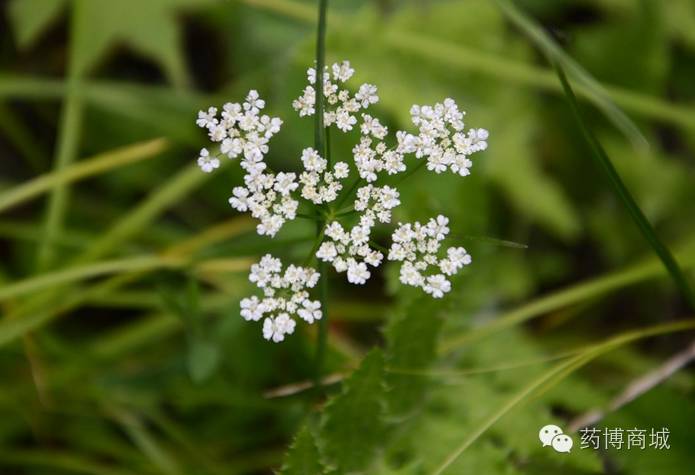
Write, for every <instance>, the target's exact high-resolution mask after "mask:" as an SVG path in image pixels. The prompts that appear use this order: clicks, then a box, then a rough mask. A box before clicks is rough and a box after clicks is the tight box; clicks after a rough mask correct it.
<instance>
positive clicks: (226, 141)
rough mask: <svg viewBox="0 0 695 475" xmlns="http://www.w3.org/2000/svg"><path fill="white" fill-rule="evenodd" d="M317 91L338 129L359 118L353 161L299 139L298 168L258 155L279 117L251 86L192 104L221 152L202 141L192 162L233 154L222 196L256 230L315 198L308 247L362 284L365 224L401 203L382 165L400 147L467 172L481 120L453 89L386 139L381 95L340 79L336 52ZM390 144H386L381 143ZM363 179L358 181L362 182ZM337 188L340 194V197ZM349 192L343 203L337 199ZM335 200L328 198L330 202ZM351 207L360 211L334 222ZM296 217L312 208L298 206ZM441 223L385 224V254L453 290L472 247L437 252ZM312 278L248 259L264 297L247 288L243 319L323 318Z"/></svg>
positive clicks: (439, 290)
mask: <svg viewBox="0 0 695 475" xmlns="http://www.w3.org/2000/svg"><path fill="white" fill-rule="evenodd" d="M324 71H325V73H324V74H323V93H324V96H325V99H326V101H325V102H326V104H325V106H326V107H325V110H324V122H325V126H326V127H329V126H335V127H337V128H338V129H340V130H341V131H343V132H348V131H350V130H353V129H354V128H355V127H358V128H359V131H360V140H359V142H358V143H357V144H356V145H355V146H354V147H353V149H352V156H353V160H351V162H352V163H347V162H337V163H334V164H329V161H328V160H327V159H326V158H325V157H322V156H321V154H320V153H319V151H317V150H315V149H313V148H305V149H304V150H303V151H302V155H301V162H302V165H303V170H302V171H301V172H299V173H288V172H277V173H276V172H273V171H271V170H269V169H268V167H267V165H266V163H265V161H264V158H265V155H266V154H267V153H268V143H269V141H270V139H271V138H272V137H273V135H275V134H276V133H277V132H278V131H279V130H280V127H281V125H282V121H281V120H280V119H279V118H275V117H270V116H268V115H265V114H262V113H261V111H262V110H263V108H264V107H265V101H263V100H262V99H261V98H260V97H259V95H258V93H257V92H256V91H254V90H252V91H250V92H249V93H248V95H247V96H246V99H245V101H244V102H243V103H241V104H232V103H228V104H225V105H224V106H223V108H222V112H221V114H220V115H219V116H218V111H217V108H215V107H211V108H209V109H208V110H207V111H201V112H199V113H198V119H197V121H196V123H197V125H198V126H200V127H203V128H205V129H207V131H208V134H209V137H210V139H211V141H212V142H213V143H216V144H218V146H219V153H218V154H213V153H211V152H210V151H208V150H207V149H202V150H201V152H200V154H199V157H198V165H199V166H200V167H201V169H202V170H203V171H204V172H211V171H213V170H215V169H216V168H219V166H220V158H221V157H222V156H226V157H228V158H230V159H232V158H237V157H241V161H240V165H241V167H242V168H243V169H244V171H245V176H244V186H236V187H234V188H233V190H232V196H231V197H230V198H229V203H230V205H231V206H232V207H233V208H234V209H236V210H238V211H240V212H247V211H248V212H250V213H251V215H252V216H253V217H254V218H256V219H258V220H259V224H258V225H257V229H256V230H257V232H258V234H261V235H268V236H270V237H274V236H275V235H276V234H277V233H278V231H280V229H281V228H282V226H283V225H284V224H285V223H286V222H287V221H290V220H293V219H295V218H296V217H297V216H298V215H301V214H300V213H298V206H299V199H300V196H301V199H303V200H304V201H305V203H309V204H310V205H311V206H312V207H320V208H321V212H320V213H317V214H316V215H315V216H316V217H317V219H323V218H320V216H323V217H326V216H332V218H328V219H330V221H331V222H329V223H326V225H325V226H324V228H323V238H322V240H323V242H320V243H319V242H317V243H316V246H317V251H316V253H315V257H316V258H318V259H319V260H321V261H324V262H329V263H331V265H332V266H333V268H334V269H335V270H336V271H337V272H339V273H346V276H347V280H348V282H350V283H352V284H357V285H362V284H365V283H366V282H367V280H368V279H369V278H370V277H371V275H372V272H373V269H374V268H377V267H379V266H380V265H381V264H382V262H383V261H384V257H385V256H384V255H383V254H382V253H381V252H379V251H378V250H376V249H374V248H373V246H375V247H377V248H380V246H378V245H377V244H373V243H372V241H371V236H372V231H373V229H374V227H375V226H376V225H377V224H388V223H391V220H392V213H393V210H394V208H396V207H397V206H399V205H400V203H401V202H400V193H399V191H398V190H397V189H396V188H394V187H391V186H386V185H383V184H379V183H377V180H379V179H380V176H381V175H383V174H388V175H395V174H397V173H402V172H405V171H406V168H407V167H406V157H407V156H408V155H411V154H414V155H415V157H416V158H417V159H425V160H426V165H427V169H428V170H430V171H434V172H436V173H442V172H444V171H447V170H449V171H452V172H454V173H457V174H459V175H461V176H465V175H468V174H469V173H470V170H469V169H470V167H471V165H472V162H471V160H470V158H469V157H470V156H471V155H472V154H473V153H476V152H478V151H481V150H485V149H486V148H487V138H488V132H487V131H486V130H485V129H468V130H466V129H465V126H464V122H463V116H464V112H463V111H460V110H459V108H458V106H457V105H456V103H455V102H454V100H453V99H445V100H444V101H443V102H442V103H437V104H435V105H434V106H417V105H414V106H413V107H412V108H411V110H410V114H411V118H412V122H413V124H414V125H415V126H416V127H417V134H413V133H409V132H406V131H397V132H396V133H395V137H394V138H391V139H389V137H388V136H389V130H388V128H387V127H386V126H384V125H383V124H382V123H381V122H380V121H379V120H378V119H377V118H375V117H373V116H372V115H369V114H367V113H366V111H365V110H366V109H368V108H369V107H370V106H371V105H372V104H375V103H377V102H378V101H379V96H378V95H377V89H376V87H375V86H373V85H371V84H362V85H361V86H359V87H358V88H357V92H356V93H354V94H352V93H351V92H350V91H351V90H354V89H348V88H346V87H345V83H346V82H347V81H348V80H350V79H351V78H352V76H353V75H354V73H355V71H354V69H353V68H352V67H351V66H350V63H349V62H347V61H343V62H342V63H335V64H333V65H331V67H330V68H329V67H326V68H325V70H324ZM316 76H317V74H316V71H315V70H314V69H309V70H308V71H307V77H308V80H309V85H308V86H307V87H306V88H305V89H304V92H303V94H302V95H301V96H300V97H299V98H297V99H296V100H295V101H294V102H293V103H292V106H293V107H294V109H295V110H297V111H298V112H299V115H300V116H311V115H314V114H315V113H316V96H317V94H316V92H317V90H316V85H317V80H316ZM389 144H391V145H389ZM351 170H354V171H356V172H357V174H358V175H359V180H358V179H357V178H355V184H354V186H353V187H347V188H348V189H347V190H346V187H344V182H345V180H346V179H347V178H348V177H349V175H350V171H351ZM365 182H366V183H365ZM339 196H340V199H339ZM347 199H354V202H353V203H354V204H353V206H352V207H351V208H350V209H349V210H348V211H344V210H340V209H338V208H339V207H340V204H342V203H344V202H346V201H345V200H347ZM335 202H339V204H338V205H337V206H336V205H335V204H333V205H331V204H332V203H335ZM355 214H357V216H358V220H353V221H350V222H349V223H341V222H340V221H339V220H341V219H344V218H346V219H350V220H352V219H353V218H352V216H354V215H355ZM302 217H311V216H309V215H306V214H304V215H302ZM448 233H449V228H448V219H447V218H445V217H444V216H438V217H437V218H435V219H431V220H430V221H429V222H427V224H425V225H422V224H420V223H417V222H415V223H412V224H399V225H398V228H397V229H396V230H395V232H394V233H393V236H392V239H393V243H392V245H391V247H390V249H389V252H388V260H391V261H398V262H401V268H400V280H401V282H402V283H403V284H405V285H411V286H416V287H420V288H422V289H423V290H424V291H425V292H426V293H428V294H430V295H432V296H433V297H434V298H441V297H443V296H444V294H445V293H447V292H449V291H450V290H451V283H450V282H449V280H448V278H449V277H450V276H453V275H455V274H456V273H457V272H458V271H459V270H460V269H461V268H463V267H464V266H465V265H468V264H470V262H471V257H470V255H469V254H468V253H467V252H466V250H465V249H464V248H462V247H449V248H448V249H447V250H446V254H445V255H442V256H440V248H441V246H442V241H443V240H444V239H445V238H446V236H447V234H448ZM318 279H319V274H318V272H317V271H316V270H314V269H312V268H309V267H298V266H294V265H290V266H288V267H287V268H286V270H285V271H284V272H283V271H282V264H281V262H280V260H279V259H277V258H275V257H272V256H270V255H266V256H264V257H263V258H262V259H261V261H260V262H259V263H258V264H255V265H254V266H252V268H251V274H250V280H251V281H252V282H254V283H256V285H257V286H258V287H259V288H261V289H262V290H263V295H264V296H263V298H259V297H256V296H254V297H249V298H245V299H243V300H242V302H241V315H242V316H243V318H245V319H246V320H251V321H258V320H261V319H264V321H263V336H264V338H266V339H268V340H272V341H275V342H279V341H282V340H284V338H285V336H286V335H288V334H291V333H293V332H294V329H295V326H296V318H297V317H299V318H300V319H302V320H305V321H307V322H308V323H313V322H314V321H315V320H318V319H320V318H321V316H322V314H321V306H320V303H319V302H318V301H313V300H311V299H310V298H309V292H308V289H311V288H313V287H314V286H315V285H316V283H317V281H318Z"/></svg>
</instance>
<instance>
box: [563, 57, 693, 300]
mask: <svg viewBox="0 0 695 475" xmlns="http://www.w3.org/2000/svg"><path fill="white" fill-rule="evenodd" d="M555 69H556V71H557V75H558V77H559V78H560V82H561V83H562V88H563V90H564V91H565V96H566V97H567V101H568V103H569V106H570V109H571V110H572V114H573V115H574V118H575V120H576V122H577V125H578V126H579V128H580V129H581V131H582V134H583V135H584V138H585V139H586V141H587V142H588V144H589V148H590V149H591V157H592V158H593V159H594V161H595V162H596V163H597V164H598V165H599V167H600V168H601V169H602V170H603V172H604V173H605V174H606V177H607V178H608V181H609V182H610V185H611V188H612V190H613V192H614V193H615V194H616V196H617V197H618V199H619V200H620V201H621V202H622V203H623V205H624V206H625V208H626V209H627V212H628V213H629V214H630V217H631V218H632V220H633V221H634V222H635V224H636V225H637V227H638V228H639V230H640V232H641V233H642V236H644V239H646V241H647V242H648V243H649V245H650V246H651V247H652V249H653V250H654V253H656V255H657V256H659V259H661V262H663V264H664V266H665V267H666V269H667V270H668V272H669V274H671V278H672V279H673V282H674V283H675V284H676V286H677V287H678V289H679V290H680V292H681V294H682V295H683V298H684V299H685V301H686V302H687V303H688V305H689V306H690V309H691V310H695V293H693V290H692V288H691V287H690V285H689V284H688V281H687V279H686V277H685V274H683V271H682V270H681V268H680V266H679V265H678V262H676V259H674V257H673V255H672V254H671V251H669V250H668V248H667V247H666V246H665V245H664V244H663V243H662V242H661V240H660V239H659V238H658V236H657V235H656V232H655V231H654V228H652V225H651V224H650V223H649V221H648V220H647V218H646V217H645V216H644V213H643V212H642V210H641V209H640V208H639V206H638V205H637V203H636V202H635V199H634V198H633V197H632V194H630V191H629V190H628V189H627V187H626V186H625V184H624V183H623V181H622V180H621V179H620V175H619V174H618V172H617V170H616V169H615V167H614V166H613V163H612V162H611V160H610V158H609V157H608V155H607V154H606V151H605V150H604V149H603V146H602V145H601V143H600V142H599V141H598V139H597V138H596V137H595V136H594V134H593V133H592V132H591V129H589V127H588V126H587V125H586V123H585V122H584V119H582V115H581V113H580V112H579V105H578V104H577V100H576V98H575V96H574V92H573V91H572V86H570V84H569V82H568V81H567V77H566V76H565V72H564V70H563V69H562V66H560V65H559V64H557V63H556V64H555Z"/></svg>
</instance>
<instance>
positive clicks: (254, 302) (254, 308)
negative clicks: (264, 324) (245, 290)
mask: <svg viewBox="0 0 695 475" xmlns="http://www.w3.org/2000/svg"><path fill="white" fill-rule="evenodd" d="M263 313H264V307H263V305H262V304H261V301H260V300H259V299H258V297H256V296H255V295H254V296H252V297H250V298H245V299H242V300H241V316H242V317H243V318H244V320H246V321H254V322H257V321H258V320H260V319H261V317H262V316H263Z"/></svg>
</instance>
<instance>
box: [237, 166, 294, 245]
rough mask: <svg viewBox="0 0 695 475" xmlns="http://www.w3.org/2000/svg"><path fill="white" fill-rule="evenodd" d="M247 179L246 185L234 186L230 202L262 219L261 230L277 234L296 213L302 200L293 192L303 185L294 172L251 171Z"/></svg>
mask: <svg viewBox="0 0 695 475" xmlns="http://www.w3.org/2000/svg"><path fill="white" fill-rule="evenodd" d="M244 182H245V183H246V187H243V186H237V187H234V189H233V190H232V193H233V195H232V197H231V198H229V204H230V205H232V208H234V209H235V210H237V211H241V212H245V211H250V212H251V216H253V217H254V218H256V219H258V220H260V223H259V224H258V225H257V226H256V231H257V232H258V234H260V235H264V234H267V235H268V236H270V237H273V236H275V234H276V233H277V232H278V231H279V230H280V228H281V227H282V225H283V224H285V221H287V220H290V221H291V220H293V219H294V218H295V217H296V215H297V206H298V205H299V202H298V201H297V200H295V199H293V198H292V196H291V194H290V193H292V192H293V191H294V190H296V189H297V187H298V186H299V184H298V183H297V181H296V175H295V174H294V173H278V174H277V175H275V174H273V173H257V174H251V173H248V174H246V176H245V177H244Z"/></svg>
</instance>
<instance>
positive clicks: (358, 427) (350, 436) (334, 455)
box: [321, 349, 386, 474]
mask: <svg viewBox="0 0 695 475" xmlns="http://www.w3.org/2000/svg"><path fill="white" fill-rule="evenodd" d="M383 378H384V357H383V355H382V353H381V351H380V350H378V349H376V350H372V351H371V352H370V353H369V354H368V355H367V356H366V357H365V359H364V360H363V361H362V364H361V365H360V367H359V368H358V369H357V370H356V371H355V372H354V373H353V374H352V376H350V377H349V378H348V379H347V380H346V381H345V383H344V386H343V390H342V392H341V394H340V395H338V396H337V397H336V398H335V399H333V400H332V401H331V402H330V403H329V405H328V406H327V407H326V410H325V413H324V419H323V424H322V428H321V440H322V442H323V449H324V452H325V455H326V458H327V462H328V463H329V464H330V465H332V466H334V467H335V468H336V469H337V470H338V473H341V474H347V473H352V472H360V471H361V470H364V469H365V468H366V467H367V466H368V465H369V464H370V463H371V461H372V460H373V458H374V455H375V454H376V451H377V448H378V447H379V446H380V444H381V442H382V441H383V438H384V435H385V431H386V428H385V422H384V407H385V398H386V394H385V390H384V383H383Z"/></svg>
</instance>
